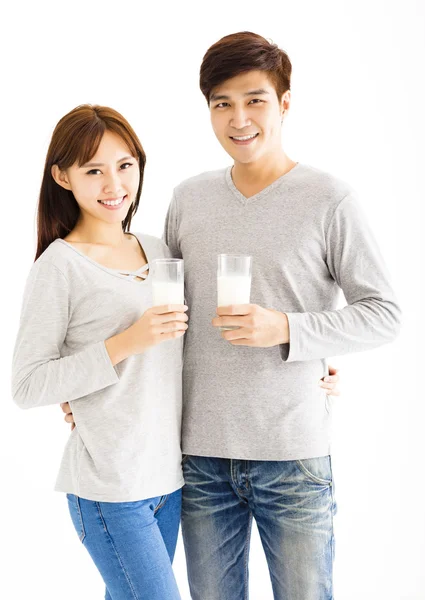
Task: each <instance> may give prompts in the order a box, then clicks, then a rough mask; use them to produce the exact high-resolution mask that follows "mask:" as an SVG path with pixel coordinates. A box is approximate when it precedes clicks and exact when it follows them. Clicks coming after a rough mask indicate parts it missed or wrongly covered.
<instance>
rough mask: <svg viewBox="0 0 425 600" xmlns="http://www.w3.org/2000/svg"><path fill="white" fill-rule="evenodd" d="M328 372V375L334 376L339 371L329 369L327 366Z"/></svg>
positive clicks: (333, 368) (332, 368)
mask: <svg viewBox="0 0 425 600" xmlns="http://www.w3.org/2000/svg"><path fill="white" fill-rule="evenodd" d="M328 371H329V375H335V374H336V373H338V371H339V369H336V368H335V367H331V366H330V365H329V366H328Z"/></svg>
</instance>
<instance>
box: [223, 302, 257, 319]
mask: <svg viewBox="0 0 425 600" xmlns="http://www.w3.org/2000/svg"><path fill="white" fill-rule="evenodd" d="M253 307H254V304H232V305H231V306H218V307H217V310H216V313H217V314H218V316H219V317H222V316H224V315H227V316H232V315H239V316H243V315H249V313H251V312H252V309H253Z"/></svg>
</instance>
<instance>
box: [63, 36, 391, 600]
mask: <svg viewBox="0 0 425 600" xmlns="http://www.w3.org/2000/svg"><path fill="white" fill-rule="evenodd" d="M290 77H291V63H290V61H289V58H288V56H287V55H286V54H285V52H283V51H282V50H280V49H279V48H278V47H277V46H276V45H274V44H271V43H270V42H268V41H267V40H265V39H264V38H262V37H261V36H259V35H256V34H253V33H249V32H243V33H238V34H234V35H230V36H226V37H224V38H223V39H221V40H219V41H218V42H217V43H216V44H214V45H213V46H212V47H211V48H210V49H209V50H208V51H207V53H206V54H205V56H204V59H203V62H202V66H201V73H200V86H201V90H202V92H203V94H204V96H205V98H206V100H207V102H208V106H209V109H210V113H211V122H212V126H213V129H214V132H215V134H216V136H217V138H218V140H219V142H220V143H221V145H222V146H223V148H224V149H225V150H226V152H227V153H228V154H229V155H230V156H231V158H232V159H233V166H232V167H231V168H230V167H229V168H227V169H224V170H219V171H214V172H208V173H204V174H201V175H199V176H197V177H194V178H192V179H189V180H187V181H184V182H183V183H181V184H180V185H179V186H178V187H177V188H176V189H175V192H174V196H173V199H172V202H171V205H170V208H169V211H168V214H167V220H166V226H165V233H164V239H165V241H166V243H167V244H168V245H169V247H170V249H171V250H172V252H173V255H174V256H175V257H182V258H184V260H185V285H186V289H185V295H186V302H187V304H188V306H189V307H190V321H189V329H188V331H187V333H186V336H185V350H184V372H183V380H184V410H183V429H182V449H183V453H184V459H183V470H184V477H185V482H186V485H185V487H184V489H183V509H182V532H183V538H184V543H185V551H186V558H187V567H188V577H189V583H190V590H191V595H192V598H193V600H243V599H245V598H247V597H248V553H249V539H250V531H251V523H252V518H255V520H256V522H257V526H258V530H259V534H260V537H261V541H262V544H263V547H264V551H265V554H266V558H267V562H268V566H269V571H270V576H271V581H272V586H273V592H274V597H275V599H277V600H283V599H285V600H325V599H326V600H329V599H331V598H333V591H332V564H333V557H334V536H333V516H334V514H335V512H336V502H335V497H334V485H333V476H332V467H331V457H330V425H331V405H330V403H329V402H328V397H327V393H326V389H324V388H323V387H319V386H318V382H319V381H320V380H321V379H322V378H323V377H324V376H328V374H329V373H328V367H327V364H326V360H325V359H326V357H327V356H335V355H338V354H344V353H348V352H356V351H361V350H367V349H371V348H374V347H377V346H379V345H380V344H383V343H385V342H389V341H391V340H393V339H394V337H395V336H396V334H397V332H398V329H399V322H400V310H399V307H398V305H397V303H396V300H395V298H394V294H393V292H392V290H391V287H390V284H389V281H388V276H387V274H386V270H385V267H384V265H383V262H382V259H381V257H380V254H379V251H378V249H377V247H376V243H375V241H374V239H373V236H372V234H371V232H370V230H369V228H368V226H367V224H366V222H365V219H364V217H363V215H362V212H361V210H360V208H359V206H358V204H357V202H356V199H355V194H354V192H353V190H352V189H351V188H350V187H349V186H348V185H347V184H346V183H344V182H342V181H340V180H339V179H337V178H335V177H333V176H331V175H329V174H327V173H324V172H322V171H319V170H318V169H315V168H313V167H310V166H308V165H306V164H302V163H296V162H294V161H293V160H291V159H290V158H289V157H288V156H287V155H286V154H285V152H284V150H283V148H282V145H281V126H282V123H283V120H284V118H285V117H286V115H287V112H288V110H289V107H290V102H291V97H290ZM220 253H241V254H247V255H252V257H253V276H252V290H251V302H252V303H251V304H249V305H243V306H227V307H219V308H218V309H217V307H216V297H217V295H216V267H217V254H220ZM340 289H342V290H343V292H344V295H345V298H346V300H347V302H348V305H347V306H346V307H344V308H343V309H340V310H337V309H336V305H337V301H338V294H339V290H340ZM215 314H217V315H218V316H215V317H214V315H215ZM219 327H237V329H234V330H226V331H220V330H219V329H218V328H219ZM322 385H324V386H326V385H327V384H326V383H324V384H322ZM65 406H66V405H65ZM64 411H65V412H69V406H68V407H67V408H64ZM66 420H68V421H72V415H69V414H68V415H67V418H66Z"/></svg>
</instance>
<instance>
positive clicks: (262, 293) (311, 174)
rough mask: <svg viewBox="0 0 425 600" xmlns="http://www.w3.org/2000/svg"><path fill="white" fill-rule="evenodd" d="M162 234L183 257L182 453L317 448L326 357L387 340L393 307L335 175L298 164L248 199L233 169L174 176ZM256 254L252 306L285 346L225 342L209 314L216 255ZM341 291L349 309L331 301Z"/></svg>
mask: <svg viewBox="0 0 425 600" xmlns="http://www.w3.org/2000/svg"><path fill="white" fill-rule="evenodd" d="M164 240H165V241H166V243H167V244H168V246H169V248H170V250H171V252H172V254H173V255H174V256H175V257H183V258H184V261H185V297H186V302H187V304H188V305H189V309H190V321H189V329H188V332H187V333H186V336H185V338H186V339H185V342H184V366H183V428H182V449H183V452H184V453H187V454H194V455H203V456H216V457H223V458H239V459H253V460H292V459H303V458H312V457H315V456H323V455H327V454H329V453H330V451H331V449H330V446H331V439H330V438H331V413H332V410H331V408H332V407H331V403H330V402H329V399H328V397H327V395H326V393H325V391H324V390H323V389H322V388H320V386H319V385H318V381H319V379H320V378H321V377H323V376H324V375H326V374H327V365H326V360H325V359H326V357H328V356H335V355H339V354H345V353H348V352H358V351H362V350H368V349H371V348H375V347H377V346H379V345H380V344H384V343H386V342H390V341H391V340H393V339H394V337H395V336H396V334H397V332H398V329H399V323H400V309H399V306H398V304H397V302H396V299H395V297H394V293H393V290H392V289H391V285H390V282H389V277H388V274H387V271H386V268H385V266H384V263H383V260H382V257H381V255H380V252H379V250H378V247H377V245H376V242H375V239H374V237H373V235H372V232H371V230H370V228H369V226H368V224H367V221H366V219H365V217H364V215H363V213H362V210H361V208H360V206H359V204H358V202H357V201H356V196H355V192H354V191H353V190H352V189H351V188H350V187H349V186H348V185H347V184H346V183H344V182H343V181H341V180H339V179H337V178H335V177H333V176H331V175H329V174H327V173H325V172H322V171H320V170H318V169H315V168H313V167H311V166H309V165H305V164H300V163H298V164H297V165H296V166H295V167H294V168H293V169H292V170H291V171H290V172H289V173H287V174H286V175H284V176H282V177H280V178H279V179H278V180H276V181H275V182H274V183H272V184H271V185H270V186H268V187H267V188H265V189H264V190H262V191H261V192H259V193H258V194H256V195H255V196H252V197H250V198H245V197H244V196H243V195H242V194H241V193H240V192H239V191H238V189H237V188H236V187H235V185H234V183H233V180H232V177H231V168H227V169H225V170H219V171H214V172H207V173H203V174H201V175H199V176H197V177H194V178H192V179H188V180H186V181H184V182H183V183H181V184H180V185H179V186H178V187H177V188H176V189H175V191H174V196H173V199H172V202H171V205H170V208H169V211H168V214H167V219H166V225H165V232H164ZM219 253H243V254H250V255H252V256H253V275H252V290H251V303H253V304H258V305H260V306H263V307H265V308H271V309H275V310H278V311H281V312H284V313H286V314H287V316H288V320H289V329H290V343H289V344H283V345H280V346H275V347H271V348H253V347H248V346H232V345H231V344H230V343H229V342H227V341H225V340H224V339H222V338H221V335H220V332H219V331H218V330H217V329H215V328H214V327H213V326H212V324H211V320H212V318H213V317H214V316H216V306H217V291H216V268H217V266H216V265H217V254H219ZM341 289H342V291H343V293H344V296H345V299H346V301H347V306H345V307H344V308H342V309H336V306H337V303H338V297H339V293H340V290H341Z"/></svg>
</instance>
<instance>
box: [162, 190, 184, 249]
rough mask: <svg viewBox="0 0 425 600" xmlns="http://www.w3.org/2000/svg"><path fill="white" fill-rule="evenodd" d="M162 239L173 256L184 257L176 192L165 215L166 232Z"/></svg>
mask: <svg viewBox="0 0 425 600" xmlns="http://www.w3.org/2000/svg"><path fill="white" fill-rule="evenodd" d="M162 239H163V240H164V242H165V243H166V244H167V246H168V247H169V249H170V251H171V254H172V256H173V258H183V257H182V253H181V250H180V244H179V236H178V211H177V198H176V195H175V193H174V194H173V197H172V199H171V202H170V206H169V207H168V211H167V216H166V217H165V226H164V234H163V236H162Z"/></svg>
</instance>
